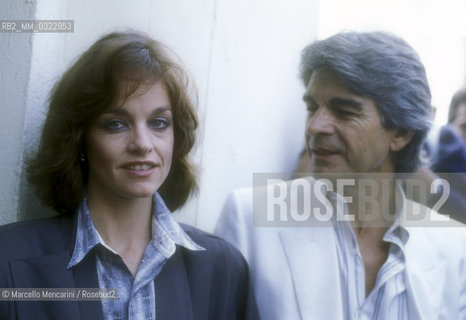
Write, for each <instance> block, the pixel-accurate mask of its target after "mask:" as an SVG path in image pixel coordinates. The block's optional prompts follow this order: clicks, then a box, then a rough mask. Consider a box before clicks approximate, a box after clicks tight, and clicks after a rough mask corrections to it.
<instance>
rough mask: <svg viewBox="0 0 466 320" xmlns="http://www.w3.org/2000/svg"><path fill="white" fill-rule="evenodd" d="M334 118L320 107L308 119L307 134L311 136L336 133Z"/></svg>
mask: <svg viewBox="0 0 466 320" xmlns="http://www.w3.org/2000/svg"><path fill="white" fill-rule="evenodd" d="M334 120H335V119H334V117H333V115H332V114H331V113H330V112H329V110H327V109H326V108H324V107H319V108H318V109H317V110H316V111H315V112H314V113H313V114H310V115H309V116H308V118H307V124H306V132H307V133H308V134H311V135H317V134H327V135H331V134H333V133H334V132H335V123H334Z"/></svg>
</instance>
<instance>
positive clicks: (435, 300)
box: [406, 228, 446, 319]
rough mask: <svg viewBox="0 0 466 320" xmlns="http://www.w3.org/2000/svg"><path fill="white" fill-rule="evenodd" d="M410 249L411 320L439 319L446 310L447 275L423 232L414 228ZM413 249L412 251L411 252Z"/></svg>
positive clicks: (408, 263)
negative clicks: (443, 306) (437, 315)
mask: <svg viewBox="0 0 466 320" xmlns="http://www.w3.org/2000/svg"><path fill="white" fill-rule="evenodd" d="M409 233H410V239H409V241H408V245H409V247H407V253H406V256H407V259H408V260H407V261H406V270H407V272H406V274H407V282H408V297H409V303H410V305H411V306H415V308H413V307H410V310H411V313H412V314H409V318H410V319H436V317H435V314H436V312H438V310H440V308H441V307H442V306H441V305H440V302H441V301H442V299H441V297H439V295H441V294H442V288H443V287H444V280H445V277H444V275H445V272H446V271H444V270H441V267H442V264H441V263H438V258H437V257H433V256H432V250H431V248H432V245H431V244H430V239H429V238H428V237H427V235H426V234H425V232H424V230H423V228H411V229H410V230H409ZM411 248H412V250H410V249H411Z"/></svg>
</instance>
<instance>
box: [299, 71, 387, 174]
mask: <svg viewBox="0 0 466 320" xmlns="http://www.w3.org/2000/svg"><path fill="white" fill-rule="evenodd" d="M303 99H304V101H305V102H306V104H307V109H308V117H307V124H306V142H307V146H308V151H309V153H310V159H311V172H313V173H326V172H327V173H332V172H348V173H353V172H393V171H394V165H393V160H392V151H394V150H392V149H393V147H394V145H393V143H392V142H393V139H394V135H395V134H394V131H392V130H387V129H385V128H384V127H383V126H382V122H381V118H380V114H379V111H378V108H377V107H376V105H375V103H374V101H373V100H371V99H367V98H364V97H361V96H358V95H356V94H354V93H352V92H351V91H349V90H348V89H347V88H345V86H344V85H343V83H342V82H341V80H340V79H339V78H338V76H337V75H336V73H334V72H332V71H327V70H318V71H316V72H314V73H313V75H312V77H311V79H310V82H309V85H308V87H307V89H306V93H305V95H304V98H303Z"/></svg>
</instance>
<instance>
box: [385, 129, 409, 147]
mask: <svg viewBox="0 0 466 320" xmlns="http://www.w3.org/2000/svg"><path fill="white" fill-rule="evenodd" d="M413 136H414V131H413V130H406V129H402V128H396V129H394V135H393V138H392V141H391V142H390V149H391V150H392V151H394V152H396V151H400V150H401V149H403V148H404V147H405V146H406V145H407V144H408V143H409V142H410V141H411V139H412V138H413Z"/></svg>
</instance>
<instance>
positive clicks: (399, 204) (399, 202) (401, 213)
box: [327, 181, 409, 249]
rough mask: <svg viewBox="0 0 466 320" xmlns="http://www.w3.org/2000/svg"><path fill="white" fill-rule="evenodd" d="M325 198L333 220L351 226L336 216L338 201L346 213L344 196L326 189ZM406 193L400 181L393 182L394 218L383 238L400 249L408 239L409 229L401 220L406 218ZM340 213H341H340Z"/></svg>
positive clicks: (338, 223)
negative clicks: (332, 207)
mask: <svg viewBox="0 0 466 320" xmlns="http://www.w3.org/2000/svg"><path fill="white" fill-rule="evenodd" d="M327 198H328V199H329V200H330V202H332V204H333V206H334V208H336V209H335V210H334V222H335V223H337V225H341V223H343V224H344V225H347V226H348V227H349V228H351V226H350V224H349V222H348V221H346V220H345V221H341V220H342V219H341V218H342V217H341V216H338V212H337V211H338V208H337V207H336V206H337V203H340V208H344V210H343V215H347V214H348V208H347V206H346V203H345V200H344V198H343V197H342V196H341V195H340V194H338V193H336V192H334V191H327ZM405 202H406V195H405V193H404V191H403V188H402V185H401V183H400V182H398V181H397V182H396V183H395V204H396V211H395V220H394V221H393V223H392V225H391V226H390V228H389V229H388V230H387V232H386V233H385V235H384V237H383V240H384V241H387V242H393V243H395V244H397V245H398V246H399V247H400V248H401V249H403V248H404V246H405V245H406V243H407V242H408V240H409V231H408V229H407V228H406V227H405V226H404V225H403V221H405V220H406V206H405ZM340 214H341V213H340Z"/></svg>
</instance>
